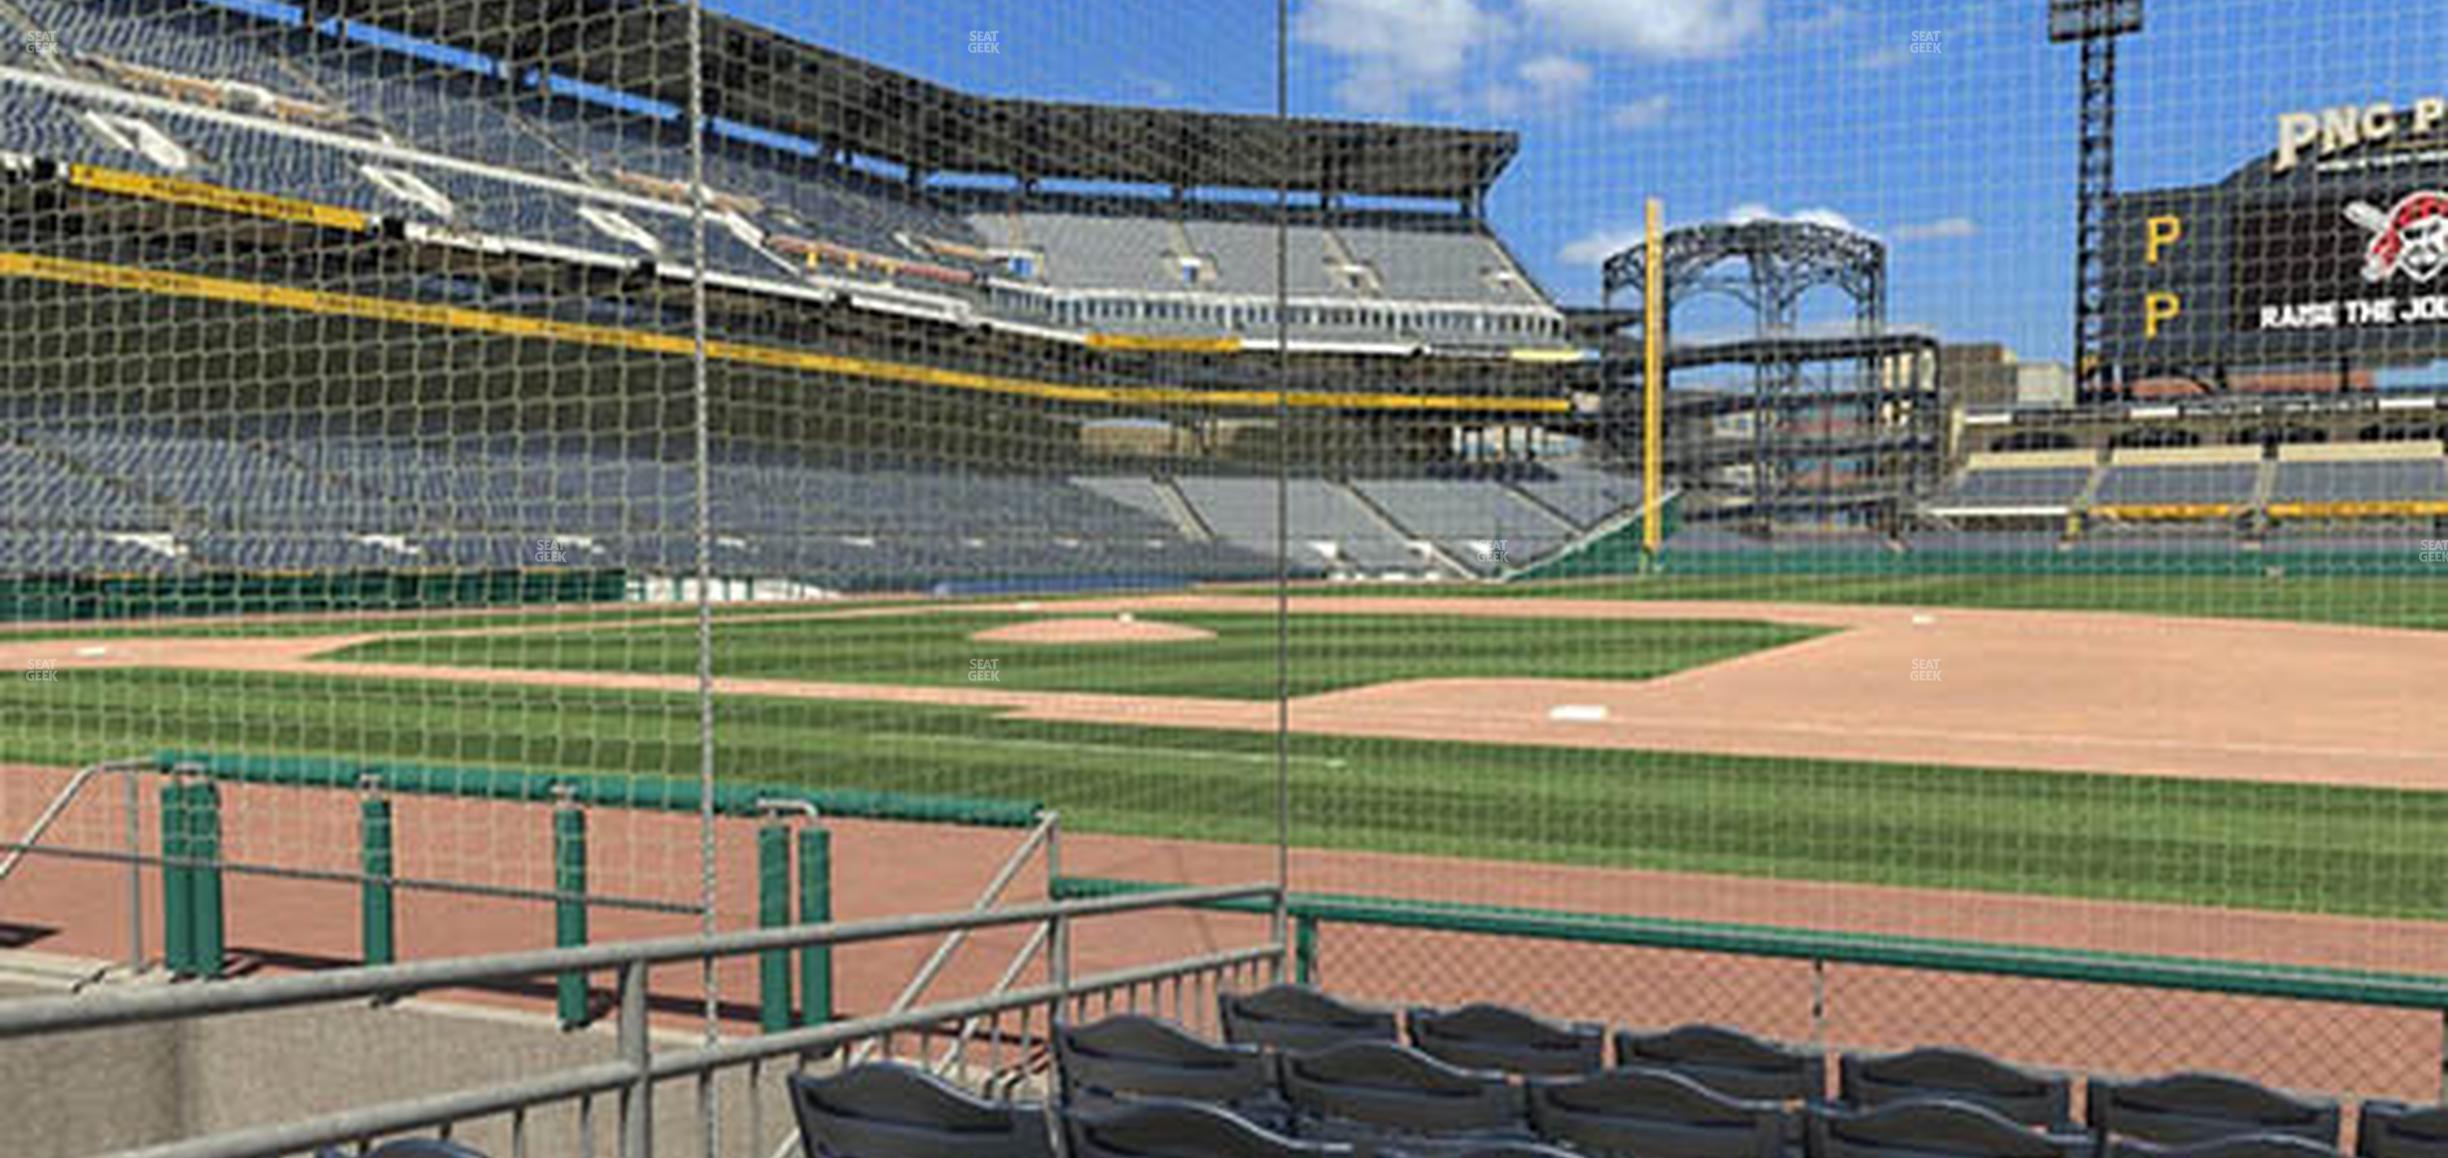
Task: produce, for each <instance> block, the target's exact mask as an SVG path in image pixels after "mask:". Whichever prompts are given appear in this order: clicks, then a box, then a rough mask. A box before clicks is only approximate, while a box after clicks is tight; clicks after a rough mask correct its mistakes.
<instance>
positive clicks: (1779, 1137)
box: [1529, 1069, 1787, 1158]
mask: <svg viewBox="0 0 2448 1158" xmlns="http://www.w3.org/2000/svg"><path fill="white" fill-rule="evenodd" d="M1529 1100H1530V1126H1531V1128H1532V1129H1533V1130H1535V1131H1537V1133H1538V1135H1539V1137H1542V1138H1545V1139H1547V1140H1549V1141H1552V1142H1561V1143H1564V1144H1566V1145H1568V1146H1571V1147H1572V1148H1573V1149H1574V1150H1576V1151H1579V1152H1580V1153H1583V1154H1599V1155H1633V1156H1637V1158H1774V1156H1775V1155H1776V1154H1778V1153H1780V1152H1781V1151H1782V1150H1783V1149H1784V1144H1785V1139H1786V1136H1787V1128H1786V1122H1787V1118H1786V1115H1785V1108H1784V1106H1782V1105H1780V1104H1778V1103H1776V1102H1766V1101H1744V1100H1742V1099H1739V1098H1732V1097H1728V1096H1726V1095H1724V1094H1720V1093H1718V1092H1716V1091H1715V1090H1712V1089H1709V1088H1708V1087H1706V1086H1703V1085H1701V1084H1700V1083H1698V1082H1696V1081H1693V1080H1692V1079H1690V1078H1687V1077H1685V1076H1683V1075H1681V1074H1678V1073H1674V1072H1672V1071H1669V1070H1659V1069H1614V1070H1608V1071H1606V1072H1605V1073H1601V1074H1593V1075H1591V1076H1589V1077H1585V1078H1576V1079H1572V1080H1569V1081H1539V1082H1533V1083H1531V1085H1530V1087H1529Z"/></svg>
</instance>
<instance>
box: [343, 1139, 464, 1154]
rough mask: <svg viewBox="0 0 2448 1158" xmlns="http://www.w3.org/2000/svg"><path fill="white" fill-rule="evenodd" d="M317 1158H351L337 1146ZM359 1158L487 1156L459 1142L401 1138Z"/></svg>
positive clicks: (366, 1152)
mask: <svg viewBox="0 0 2448 1158" xmlns="http://www.w3.org/2000/svg"><path fill="white" fill-rule="evenodd" d="M315 1158H350V1152H349V1151H346V1150H342V1149H340V1148H339V1147H336V1146H326V1147H324V1148H322V1149H321V1150H317V1151H315ZM359 1158H485V1156H484V1154H483V1153H482V1152H480V1151H476V1150H471V1149H469V1148H468V1147H465V1146H462V1145H460V1144H459V1143H457V1142H452V1141H449V1140H447V1139H443V1138H400V1139H397V1140H395V1141H390V1142H385V1143H383V1144H382V1145H380V1146H376V1147H374V1148H373V1149H371V1150H367V1151H365V1152H364V1154H363V1155H361V1156H359Z"/></svg>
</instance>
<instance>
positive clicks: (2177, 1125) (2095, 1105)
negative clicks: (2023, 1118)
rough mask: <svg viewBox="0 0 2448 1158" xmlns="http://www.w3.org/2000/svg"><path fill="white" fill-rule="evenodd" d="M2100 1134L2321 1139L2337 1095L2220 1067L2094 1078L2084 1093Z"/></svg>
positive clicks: (2330, 1127) (2334, 1114) (2332, 1126)
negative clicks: (2297, 1089)
mask: <svg viewBox="0 0 2448 1158" xmlns="http://www.w3.org/2000/svg"><path fill="white" fill-rule="evenodd" d="M2086 1101H2087V1103H2088V1112H2089V1117H2090V1121H2091V1128H2092V1130H2094V1131H2096V1132H2097V1133H2098V1134H2099V1135H2100V1136H2101V1137H2103V1138H2105V1137H2110V1136H2115V1137H2122V1138H2133V1139H2138V1140H2141V1141H2144V1142H2157V1143H2160V1144H2162V1145H2177V1146H2181V1145H2185V1144H2187V1143H2191V1142H2207V1141H2210V1140H2212V1139H2214V1138H2223V1137H2227V1136H2229V1135H2232V1134H2259V1133H2275V1134H2293V1135H2295V1136H2296V1137H2298V1138H2309V1139H2311V1140H2312V1141H2315V1142H2319V1143H2321V1144H2322V1145H2325V1146H2335V1145H2337V1140H2338V1107H2337V1103H2336V1102H2332V1101H2327V1100H2325V1099H2316V1098H2300V1097H2296V1096H2295V1095H2293V1094H2286V1093H2280V1092H2279V1091H2277V1090H2273V1089H2270V1088H2268V1087H2266V1086H2261V1085H2256V1084H2254V1083H2252V1082H2248V1081H2245V1080H2244V1079H2242V1078H2237V1077H2229V1076H2227V1075H2225V1074H2209V1073H2183V1074H2173V1075H2170V1076H2168V1077H2163V1078H2153V1079H2151V1080H2149V1081H2138V1082H2120V1081H2113V1080H2111V1079H2108V1078H2093V1079H2092V1080H2091V1085H2090V1095H2089V1097H2088V1098H2087V1099H2086Z"/></svg>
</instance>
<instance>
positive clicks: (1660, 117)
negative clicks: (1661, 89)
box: [1607, 93, 1674, 133]
mask: <svg viewBox="0 0 2448 1158" xmlns="http://www.w3.org/2000/svg"><path fill="white" fill-rule="evenodd" d="M1673 107H1674V101H1673V99H1672V98H1670V97H1668V96H1667V95H1666V94H1665V93H1659V94H1657V95H1656V96H1650V97H1642V98H1641V99H1639V100H1636V101H1633V102H1632V103H1631V104H1628V105H1621V106H1618V107H1617V108H1616V109H1615V111H1614V112H1611V113H1608V114H1607V123H1608V124H1611V125H1613V126H1615V127H1616V128H1619V129H1623V130H1625V131H1627V132H1634V133H1637V132H1639V131H1641V130H1642V129H1654V128H1656V127H1658V126H1659V125H1662V124H1665V123H1666V114H1667V113H1668V112H1669V111H1671V110H1672V109H1673Z"/></svg>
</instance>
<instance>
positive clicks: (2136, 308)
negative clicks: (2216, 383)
mask: <svg viewBox="0 0 2448 1158" xmlns="http://www.w3.org/2000/svg"><path fill="white" fill-rule="evenodd" d="M2416 108H2417V109H2418V110H2420V112H2418V113H2414V114H2411V115H2402V116H2401V115H2396V114H2392V113H2389V112H2387V111H2386V110H2387V109H2388V106H2386V105H2376V106H2355V107H2354V108H2353V109H2352V110H2350V111H2336V110H2333V111H2332V113H2330V114H2323V115H2315V114H2289V115H2288V116H2287V117H2285V118H2281V122H2280V133H2281V141H2280V148H2279V149H2277V150H2276V151H2274V152H2273V153H2272V154H2271V155H2270V157H2268V158H2265V159H2263V160H2261V161H2257V162H2255V163H2254V164H2252V165H2250V166H2248V167H2246V168H2245V169H2244V170H2243V171H2241V172H2239V173H2237V174H2236V175H2235V176H2233V177H2231V178H2229V179H2228V180H2226V181H2225V182H2222V183H2220V184H2217V185H2208V186H2198V187H2193V188H2185V189H2168V190H2155V191H2150V192H2143V193H2133V194H2126V195H2121V196H2118V197H2116V198H2114V199H2113V200H2112V201H2111V202H2110V203H2109V207H2108V213H2107V219H2106V228H2107V236H2106V243H2105V245H2104V246H2103V249H2102V256H2103V258H2104V260H2105V270H2104V274H2105V276H2104V279H2103V283H2104V287H2105V289H2106V292H2107V295H2108V299H2107V311H2106V327H2107V329H2106V334H2105V340H2104V343H2103V347H2104V352H2105V354H2106V356H2107V358H2108V360H2109V361H2110V362H2111V363H2113V364H2116V365H2119V366H2123V367H2126V368H2127V371H2128V374H2129V375H2139V374H2147V373H2149V372H2151V371H2152V370H2154V369H2185V368H2201V367H2206V366H2251V365H2256V364H2289V363H2293V364H2305V363H2324V364H2325V363H2334V362H2338V361H2341V360H2352V361H2357V362H2367V363H2368V362H2405V361H2419V360H2425V359H2428V358H2432V357H2444V356H2448V131H2443V126H2441V124H2440V122H2439V120H2438V118H2436V117H2434V116H2431V115H2429V113H2430V102H2429V101H2425V102H2421V103H2419V104H2418V105H2417V106H2416ZM2306 118H2311V119H2313V121H2314V123H2315V124H2316V125H2325V126H2329V127H2331V128H2336V129H2338V130H2339V131H2340V132H2341V133H2344V134H2346V135H2348V136H2350V137H2353V138H2355V143H2348V144H2339V143H2338V142H2334V141H2330V140H2328V139H2327V138H2326V137H2325V136H2324V135H2323V133H2324V132H2325V131H2326V130H2318V129H2316V130H2315V131H2313V132H2311V133H2309V134H2307V132H2306V130H2305V120H2306ZM2417 124H2419V125H2420V127H2421V128H2422V129H2423V130H2424V131H2422V132H2420V133H2417V132H2413V131H2411V130H2412V129H2413V127H2414V126H2415V125H2417ZM2358 144H2359V146H2360V147H2357V145H2358Z"/></svg>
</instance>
